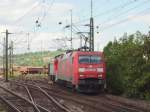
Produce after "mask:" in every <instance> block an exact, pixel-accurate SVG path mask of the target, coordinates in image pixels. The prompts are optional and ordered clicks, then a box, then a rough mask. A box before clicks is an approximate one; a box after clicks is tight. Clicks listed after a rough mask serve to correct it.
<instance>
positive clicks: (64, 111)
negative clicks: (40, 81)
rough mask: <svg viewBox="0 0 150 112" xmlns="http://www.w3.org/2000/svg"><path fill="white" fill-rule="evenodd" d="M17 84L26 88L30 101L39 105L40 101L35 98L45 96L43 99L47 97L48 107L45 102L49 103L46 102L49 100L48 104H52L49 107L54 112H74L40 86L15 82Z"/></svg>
mask: <svg viewBox="0 0 150 112" xmlns="http://www.w3.org/2000/svg"><path fill="white" fill-rule="evenodd" d="M15 84H16V85H18V86H22V87H24V88H25V89H26V91H27V93H28V96H29V98H30V100H31V101H32V102H34V103H35V102H37V104H38V100H36V99H37V98H35V97H39V96H37V94H39V95H40V97H41V95H42V96H43V98H44V97H46V99H45V100H44V104H45V105H46V103H45V102H47V101H46V100H47V99H48V102H47V104H51V106H49V107H50V109H51V110H53V112H55V111H56V112H72V111H71V110H70V109H69V108H67V107H65V106H64V105H62V104H61V103H60V102H59V101H58V100H56V99H55V98H54V97H53V96H52V95H50V94H48V93H47V92H46V91H45V90H44V89H42V88H41V87H40V86H37V85H33V84H27V83H18V82H15ZM33 97H34V98H33ZM49 101H50V102H49ZM39 103H40V102H39ZM43 106H44V105H43ZM54 107H55V109H53V108H54ZM45 108H46V107H45Z"/></svg>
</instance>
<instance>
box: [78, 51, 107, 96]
mask: <svg viewBox="0 0 150 112" xmlns="http://www.w3.org/2000/svg"><path fill="white" fill-rule="evenodd" d="M77 81H78V82H77V83H78V85H77V86H76V88H77V90H78V91H81V92H88V93H90V92H99V90H101V89H103V88H104V85H105V63H104V59H103V55H102V54H101V53H92V52H91V53H87V54H79V55H78V80H77Z"/></svg>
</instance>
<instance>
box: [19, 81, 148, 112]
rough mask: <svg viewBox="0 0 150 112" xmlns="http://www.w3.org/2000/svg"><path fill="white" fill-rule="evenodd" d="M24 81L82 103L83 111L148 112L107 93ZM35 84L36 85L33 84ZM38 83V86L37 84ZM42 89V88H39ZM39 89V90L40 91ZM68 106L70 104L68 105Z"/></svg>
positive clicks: (55, 95) (67, 99) (56, 96)
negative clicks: (84, 92) (98, 93)
mask: <svg viewBox="0 0 150 112" xmlns="http://www.w3.org/2000/svg"><path fill="white" fill-rule="evenodd" d="M25 82H26V81H22V82H21V83H24V85H28V86H30V87H32V89H35V88H36V89H37V88H39V87H40V88H41V89H42V90H44V91H45V92H46V93H47V94H48V95H50V96H51V97H53V98H54V99H58V98H59V99H63V100H64V101H66V102H71V103H72V102H74V103H76V104H78V105H80V107H81V110H82V111H83V112H90V111H92V112H99V111H101V112H148V111H145V110H144V109H143V108H138V107H135V106H132V105H126V104H124V103H121V102H118V101H116V100H115V99H110V98H108V97H107V95H106V94H100V95H85V94H79V93H73V92H68V91H67V90H63V89H62V88H60V87H58V86H56V87H54V88H53V87H50V85H49V84H48V83H47V85H46V83H45V82H44V83H43V84H42V82H40V81H27V83H25ZM33 84H34V85H33ZM35 85H38V86H35ZM39 90H40V89H39ZM39 90H38V91H39ZM66 107H68V106H66Z"/></svg>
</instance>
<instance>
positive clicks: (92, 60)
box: [79, 55, 102, 64]
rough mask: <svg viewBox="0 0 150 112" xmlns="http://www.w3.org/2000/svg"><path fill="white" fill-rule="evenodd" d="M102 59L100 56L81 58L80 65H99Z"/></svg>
mask: <svg viewBox="0 0 150 112" xmlns="http://www.w3.org/2000/svg"><path fill="white" fill-rule="evenodd" d="M101 60H102V58H101V57H100V56H94V55H91V56H87V55H86V56H79V63H81V64H82V63H86V64H87V63H88V64H98V63H100V62H101Z"/></svg>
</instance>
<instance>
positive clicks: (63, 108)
mask: <svg viewBox="0 0 150 112" xmlns="http://www.w3.org/2000/svg"><path fill="white" fill-rule="evenodd" d="M16 83H18V82H16ZM20 84H24V85H27V86H29V87H32V88H33V89H36V90H39V91H40V92H42V93H43V94H44V95H45V96H47V97H48V99H50V100H51V101H52V102H53V103H55V104H56V105H57V106H58V107H59V108H60V109H62V110H64V111H65V112H71V110H69V109H68V108H66V107H65V106H63V105H62V104H60V103H59V102H58V101H57V100H56V99H55V98H53V97H52V96H51V95H49V94H48V93H47V92H46V91H45V90H44V89H42V88H41V87H39V86H36V85H32V84H26V83H20Z"/></svg>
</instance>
